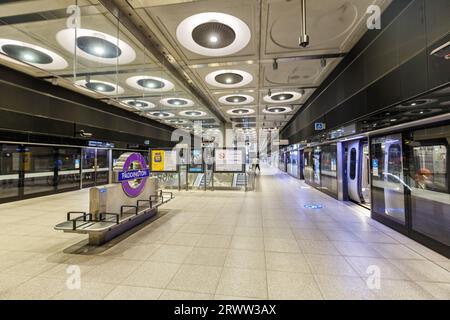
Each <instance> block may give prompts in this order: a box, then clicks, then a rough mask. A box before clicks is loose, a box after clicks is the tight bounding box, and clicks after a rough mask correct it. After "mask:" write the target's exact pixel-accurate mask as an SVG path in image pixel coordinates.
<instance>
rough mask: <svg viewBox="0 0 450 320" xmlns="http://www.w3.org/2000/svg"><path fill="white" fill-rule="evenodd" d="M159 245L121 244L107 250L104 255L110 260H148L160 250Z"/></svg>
mask: <svg viewBox="0 0 450 320" xmlns="http://www.w3.org/2000/svg"><path fill="white" fill-rule="evenodd" d="M159 246H160V245H159V244H152V243H146V244H136V243H120V244H118V245H115V246H113V247H111V248H110V249H108V250H106V251H105V252H104V253H103V254H102V255H103V256H105V257H108V258H110V257H111V258H115V259H126V260H138V261H145V260H147V259H148V258H149V257H150V256H151V255H152V254H153V253H154V252H155V251H156V250H157V249H158V248H159Z"/></svg>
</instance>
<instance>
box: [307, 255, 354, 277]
mask: <svg viewBox="0 0 450 320" xmlns="http://www.w3.org/2000/svg"><path fill="white" fill-rule="evenodd" d="M305 257H306V260H307V261H308V264H309V267H310V269H311V272H312V273H313V274H325V275H337V276H352V277H356V276H358V274H357V273H356V271H355V270H354V268H353V267H352V266H351V265H350V264H349V263H348V262H347V261H346V260H345V258H344V257H341V256H326V255H314V254H305Z"/></svg>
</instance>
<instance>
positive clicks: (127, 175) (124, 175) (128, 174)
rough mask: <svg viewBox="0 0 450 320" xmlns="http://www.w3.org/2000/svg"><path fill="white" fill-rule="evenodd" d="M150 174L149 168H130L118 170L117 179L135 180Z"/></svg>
mask: <svg viewBox="0 0 450 320" xmlns="http://www.w3.org/2000/svg"><path fill="white" fill-rule="evenodd" d="M148 176H150V173H149V170H131V171H124V172H119V181H128V180H135V179H140V178H145V177H148Z"/></svg>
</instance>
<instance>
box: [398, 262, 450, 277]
mask: <svg viewBox="0 0 450 320" xmlns="http://www.w3.org/2000/svg"><path fill="white" fill-rule="evenodd" d="M390 261H391V263H392V264H393V265H395V266H396V267H397V268H398V269H400V270H402V272H403V273H405V274H406V275H407V276H408V277H409V278H410V279H411V280H414V281H432V282H446V283H450V272H449V271H448V270H446V269H444V268H442V267H441V266H438V265H437V264H435V263H434V262H431V261H427V260H397V259H391V260H390Z"/></svg>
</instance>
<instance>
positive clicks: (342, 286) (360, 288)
mask: <svg viewBox="0 0 450 320" xmlns="http://www.w3.org/2000/svg"><path fill="white" fill-rule="evenodd" d="M315 279H316V280H317V283H318V285H319V287H320V291H321V292H322V294H323V297H324V298H325V299H327V300H375V299H377V296H376V295H375V294H374V292H372V291H373V290H371V289H369V287H368V286H367V284H366V282H365V281H363V280H362V279H361V278H357V277H345V276H328V275H315Z"/></svg>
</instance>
